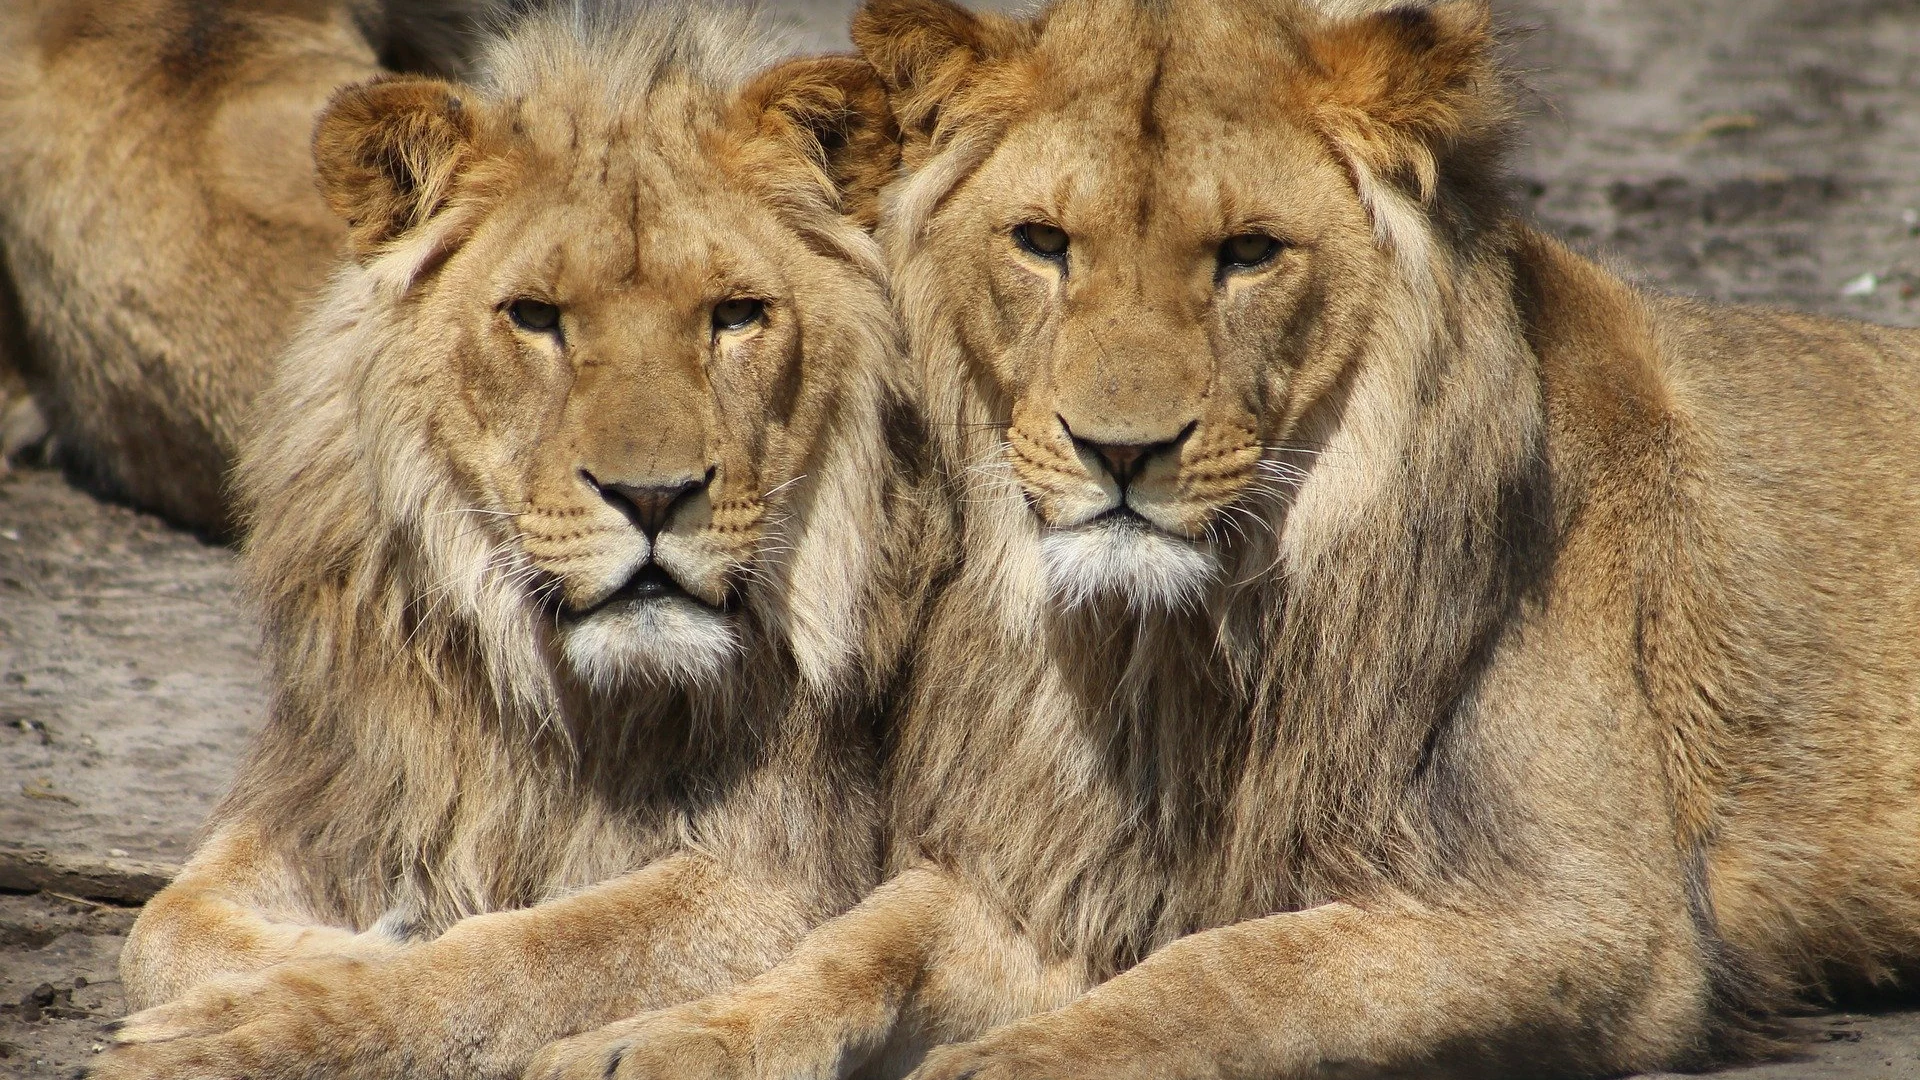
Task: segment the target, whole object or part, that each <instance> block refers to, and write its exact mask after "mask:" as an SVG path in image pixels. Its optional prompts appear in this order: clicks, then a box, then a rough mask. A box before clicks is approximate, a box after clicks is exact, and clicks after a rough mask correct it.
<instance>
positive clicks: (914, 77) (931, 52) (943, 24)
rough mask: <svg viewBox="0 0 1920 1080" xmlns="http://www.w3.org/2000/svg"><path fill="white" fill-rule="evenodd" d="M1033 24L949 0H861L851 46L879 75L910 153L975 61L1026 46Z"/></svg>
mask: <svg viewBox="0 0 1920 1080" xmlns="http://www.w3.org/2000/svg"><path fill="white" fill-rule="evenodd" d="M1037 26H1038V24H1037V23H1035V22H1032V21H1021V20H1017V19H1010V18H1007V17H1006V16H1003V15H992V14H977V13H975V12H971V11H968V10H967V9H965V8H963V7H960V6H959V5H958V4H954V3H950V2H949V0H867V2H866V3H865V4H863V5H862V6H861V8H860V10H859V11H858V12H857V13H855V15H854V17H853V44H854V46H855V47H856V48H858V49H859V50H860V54H861V55H862V56H865V57H866V58H867V61H868V62H869V63H871V64H872V65H873V67H874V70H876V71H878V72H879V73H880V80H881V82H883V83H884V84H885V85H886V88H887V96H888V99H889V101H890V102H891V104H892V106H893V114H894V116H896V117H898V118H899V123H900V129H901V134H902V136H903V138H904V139H905V141H906V142H907V144H908V147H909V149H910V150H914V151H917V150H919V149H922V148H924V147H925V146H926V145H927V144H928V143H930V142H931V141H932V139H933V136H934V133H935V132H936V131H937V130H938V129H939V126H940V116H941V110H942V107H943V106H944V105H945V104H946V103H947V102H948V101H949V100H950V99H951V98H952V97H953V96H954V95H955V94H957V93H959V92H960V91H961V90H963V89H965V88H966V87H967V86H968V85H969V84H970V83H971V82H972V81H973V80H974V77H975V76H976V75H977V74H978V73H979V71H980V68H981V67H982V65H984V64H987V63H990V62H992V61H996V60H1003V59H1006V58H1008V57H1011V56H1015V55H1018V54H1020V53H1022V52H1024V51H1026V50H1027V49H1029V48H1031V47H1032V44H1033V41H1034V39H1035V38H1036V36H1037V33H1038V31H1037Z"/></svg>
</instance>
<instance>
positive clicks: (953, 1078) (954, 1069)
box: [908, 1022, 1162, 1080]
mask: <svg viewBox="0 0 1920 1080" xmlns="http://www.w3.org/2000/svg"><path fill="white" fill-rule="evenodd" d="M1148 1057H1149V1055H1146V1054H1141V1055H1139V1056H1138V1057H1134V1056H1132V1055H1128V1054H1126V1053H1125V1052H1123V1051H1122V1052H1115V1048H1114V1047H1112V1046H1105V1047H1102V1050H1101V1052H1094V1051H1092V1050H1090V1049H1088V1048H1085V1047H1079V1046H1076V1045H1075V1044H1074V1043H1073V1041H1072V1040H1070V1039H1066V1038H1063V1037H1058V1033H1055V1032H1051V1031H1049V1030H1048V1028H1047V1026H1046V1025H1044V1024H1034V1023H1031V1022H1030V1023H1029V1024H1027V1025H1021V1026H1019V1027H1017V1028H1014V1029H1009V1028H1001V1029H1000V1030H999V1031H996V1032H994V1033H993V1034H990V1035H987V1036H985V1037H984V1038H980V1039H977V1040H975V1041H973V1042H968V1043H958V1044H955V1045H952V1046H941V1047H936V1048H935V1049H934V1050H933V1051H932V1052H931V1053H929V1054H928V1055H927V1058H926V1060H925V1061H923V1062H921V1064H920V1067H919V1068H918V1069H915V1070H914V1071H913V1075H912V1076H910V1077H909V1078H908V1080H1082V1078H1084V1080H1096V1078H1097V1080H1123V1078H1125V1077H1128V1076H1130V1075H1135V1076H1155V1077H1158V1076H1160V1075H1162V1074H1161V1073H1158V1072H1155V1071H1152V1070H1151V1069H1149V1068H1146V1067H1144V1065H1145V1063H1146V1061H1147V1060H1148ZM1134 1066H1141V1067H1140V1068H1138V1070H1137V1071H1136V1069H1135V1068H1134Z"/></svg>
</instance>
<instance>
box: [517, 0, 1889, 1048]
mask: <svg viewBox="0 0 1920 1080" xmlns="http://www.w3.org/2000/svg"><path fill="white" fill-rule="evenodd" d="M1368 7H1369V5H1367V4H1364V3H1346V2H1341V0H1321V2H1320V3H1318V4H1315V3H1309V2H1306V0H1298V2H1296V0H1210V2H1208V3H1194V4H1178V5H1174V4H1162V3H1155V2H1148V0H1141V2H1134V0H1060V2H1059V3H1056V4H1055V5H1054V6H1053V7H1051V8H1050V9H1049V10H1048V11H1047V12H1045V13H1044V14H1042V15H1040V16H1038V17H1037V18H1036V19H1035V20H1033V21H1031V22H1029V23H1027V24H1025V25H1024V26H1008V25H1006V24H1003V23H1001V22H999V21H997V20H989V19H984V18H982V19H975V18H973V17H971V16H968V15H967V14H965V13H964V12H961V11H959V10H958V9H955V8H952V7H949V6H947V5H945V4H943V3H941V2H939V0H871V2H870V3H869V4H868V6H867V7H866V8H865V9H864V10H863V11H862V13H861V14H860V16H858V17H857V19H856V21H855V25H854V33H855V40H856V42H857V43H858V44H859V45H860V47H861V48H862V50H863V51H864V52H865V53H866V54H867V55H868V56H870V57H871V58H872V59H873V61H874V63H875V65H876V67H877V68H878V69H879V70H880V72H881V74H882V76H883V77H884V78H887V79H888V80H889V89H890V91H891V92H892V94H893V100H894V102H895V107H896V109H897V111H898V112H899V113H900V115H901V117H902V131H903V139H904V140H905V143H906V149H905V158H906V160H907V162H908V163H909V165H910V171H909V172H908V174H907V175H906V176H905V177H904V178H903V179H902V180H901V181H900V182H899V183H898V184H897V186H896V187H894V188H893V189H891V190H890V191H889V193H888V196H887V200H886V202H885V204H884V205H885V212H884V213H883V218H882V236H883V240H884V242H886V243H887V244H888V250H889V259H890V261H891V265H892V268H893V271H894V288H895V295H896V305H897V307H898V309H899V310H900V312H901V314H902V316H903V318H904V320H905V323H906V326H907V329H908V334H909V343H910V346H911V348H912V349H913V351H914V353H915V355H916V359H917V360H918V361H919V363H920V364H921V366H922V369H923V377H924V378H925V380H926V386H925V394H926V401H927V408H928V414H929V417H930V424H931V431H932V432H933V434H934V437H935V447H936V455H937V460H938V462H939V464H940V466H941V468H942V469H943V471H944V472H945V474H946V476H947V477H948V481H949V483H950V484H951V485H952V487H953V489H954V491H955V495H956V500H957V502H958V505H959V506H960V508H961V515H962V531H961V534H960V535H961V548H960V551H959V553H958V556H957V561H956V563H955V565H954V568H953V570H952V571H951V576H950V577H949V578H948V580H947V583H946V585H945V587H944V588H943V589H942V591H941V593H940V595H939V596H938V598H937V600H936V602H935V606H934V609H933V614H932V619H931V623H930V627H929V630H928V631H927V633H926V635H925V637H924V639H923V643H922V646H921V647H920V649H919V650H918V654H917V659H916V661H915V669H914V676H913V680H912V685H911V689H910V691H909V695H908V698H907V701H906V703H905V705H904V718H903V721H902V725H901V728H900V730H899V732H898V735H897V738H896V746H895V749H894V751H893V753H892V755H891V758H890V765H889V771H890V790H891V795H890V811H891V822H892V828H893V831H894V839H893V844H892V854H891V862H892V868H893V873H894V876H893V878H892V879H891V880H890V881H889V882H888V883H887V884H885V885H883V886H881V887H880V888H879V889H878V890H876V892H875V893H874V894H873V895H872V896H870V897H869V898H868V899H867V900H866V901H864V902H862V904H861V905H859V906H858V907H856V908H855V909H854V910H853V911H851V912H849V913H848V914H846V915H844V916H842V917H840V918H839V919H837V920H835V921H833V922H831V923H829V924H827V925H826V926H824V927H822V928H821V929H819V930H818V931H816V932H815V933H813V934H812V935H810V936H809V937H808V938H807V939H806V940H805V941H804V942H802V943H801V945H800V946H799V947H798V949H797V950H796V952H795V954H794V955H793V956H792V957H791V958H789V959H788V960H787V961H785V962H783V963H782V964H781V965H780V966H779V967H777V968H775V969H773V970H772V971H770V972H768V973H767V974H765V975H763V976H760V977H758V978H756V979H753V980H751V981H749V982H747V983H744V984H742V985H741V986H740V987H737V988H735V989H733V990H730V991H726V992H723V993H720V994H717V995H715V996H713V997H710V998H708V999H706V1000H704V1001H700V1002H694V1003H690V1004H687V1005H683V1006H679V1007H676V1008H672V1009H668V1010H664V1011H662V1012H659V1013H656V1014H654V1015H652V1016H649V1017H643V1018H639V1019H637V1020H634V1021H629V1022H624V1023H622V1024H618V1025H614V1026H612V1027H610V1028H608V1029H606V1030H603V1031H600V1032H595V1033H591V1034H589V1035H586V1036H582V1037H579V1038H577V1039H573V1040H569V1041H567V1042H565V1043H562V1044H560V1045H559V1046H556V1047H554V1048H552V1049H550V1050H549V1051H548V1052H547V1053H546V1054H545V1055H544V1056H543V1057H542V1059H540V1060H539V1061H538V1062H536V1065H535V1067H534V1068H532V1069H531V1070H530V1071H529V1075H530V1076H532V1077H535V1078H539V1080H552V1078H555V1077H561V1076H564V1077H570V1078H575V1077H577V1078H584V1077H600V1076H618V1077H623V1078H643V1077H644V1078H665V1077H673V1078H675V1080H701V1078H706V1077H716V1078H718V1077H727V1078H745V1077H762V1078H772V1077H802V1076H807V1077H817V1076H832V1075H847V1074H858V1075H876V1076H884V1075H898V1074H900V1073H902V1072H905V1071H908V1070H909V1069H914V1068H915V1067H916V1064H917V1071H916V1072H915V1076H916V1077H917V1078H918V1080H959V1078H962V1077H970V1078H974V1080H1013V1078H1032V1080H1041V1078H1046V1080H1061V1078H1064V1077H1088V1078H1094V1077H1098V1078H1102V1080H1110V1078H1113V1077H1153V1078H1172V1077H1194V1078H1201V1077H1224V1076H1260V1077H1294V1076H1299V1077H1305V1076H1318V1075H1327V1074H1329V1073H1334V1072H1338V1073H1340V1074H1341V1075H1348V1074H1353V1075H1369V1074H1383V1073H1384V1074H1391V1075H1421V1076H1428V1075H1435V1076H1437V1075H1455V1076H1470V1077H1479V1076H1488V1075H1520V1076H1540V1075H1607V1074H1614V1073H1621V1072H1634V1071H1640V1070H1653V1069H1662V1068H1672V1067H1686V1066H1698V1065H1702V1064H1705V1063H1708V1062H1711V1061H1715V1060H1720V1059H1723V1058H1725V1057H1728V1056H1736V1055H1740V1054H1745V1053H1750V1052H1754V1051H1756V1050H1759V1049H1763V1048H1765V1047H1766V1046H1769V1045H1772V1043H1771V1042H1770V1041H1769V1039H1768V1037H1767V1034H1768V1033H1767V1023H1766V1021H1767V1018H1768V1016H1769V1015H1770V1014H1771V1013H1773V1012H1774V1011H1775V1010H1777V1009H1780V1008H1782V1007H1785V1006H1788V1005H1791V1004H1792V1003H1793V1002H1794V1001H1795V1000H1796V999H1799V998H1803V997H1806V996H1809V995H1818V994H1820V993H1822V992H1823V991H1824V990H1825V989H1826V988H1827V987H1828V986H1830V985H1831V984H1832V983H1833V982H1835V981H1837V980H1844V981H1846V982H1849V983H1852V982H1883V981H1885V980H1887V979H1889V978H1890V977H1892V976H1893V975H1894V974H1895V973H1896V972H1897V971H1898V970H1899V969H1900V968H1901V967H1902V966H1904V965H1906V964H1908V963H1910V962H1911V961H1912V960H1913V959H1914V957H1915V956H1916V953H1917V952H1920V791H1917V790H1916V786H1917V785H1920V781H1917V780H1916V777H1917V776H1920V730H1917V729H1916V724H1917V723H1920V719H1917V718H1916V717H1915V716H1914V706H1913V703H1914V701H1915V700H1916V692H1920V649H1916V645H1917V644H1920V642H1916V639H1915V636H1914V632H1913V627H1914V626H1916V625H1920V559H1916V557H1915V555H1916V552H1920V525H1916V522H1920V465H1917V464H1916V462H1915V460H1914V458H1913V456H1912V455H1911V454H1910V453H1906V452H1905V451H1904V449H1903V448H1904V447H1906V446H1908V445H1909V444H1910V443H1911V440H1912V436H1913V433H1914V431H1915V430H1916V429H1917V428H1920V335H1916V334H1915V333H1914V332H1911V331H1895V330H1884V329H1880V328H1876V327H1869V326H1863V325H1857V324H1848V323H1840V322H1834V321H1831V320H1825V319H1819V318H1814V317H1808V316H1798V315H1791V314H1779V313H1770V312H1757V311H1748V310H1740V309H1730V308H1715V307H1710V306H1706V305H1701V304H1696V303H1691V302H1684V301H1676V300H1671V299H1666V298H1662V297H1657V296H1652V295H1649V294H1646V293H1643V292H1640V291H1637V290H1635V289H1633V288H1631V287H1629V286H1627V285H1625V284H1623V283H1622V282H1620V281H1619V280H1617V279H1616V278H1614V277H1612V276H1610V275H1608V274H1607V273H1605V272H1604V271H1602V270H1600V269H1599V268H1597V267H1595V266H1593V265H1592V264H1590V263H1588V262H1586V261H1584V260H1582V259H1580V258H1578V257H1577V256H1575V255H1573V254H1571V253H1570V252H1568V251H1566V250H1565V249H1564V248H1562V247H1560V246H1559V245H1557V244H1555V243H1554V242H1553V241H1551V240H1549V239H1547V238H1545V237H1543V236H1541V235H1540V234H1538V233H1537V232H1535V231H1534V230H1532V229H1531V228H1529V227H1528V226H1527V225H1525V224H1524V223H1523V222H1521V221H1520V220H1518V219H1517V216H1516V214H1515V212H1514V210H1513V209H1512V208H1511V207H1510V206H1509V205H1508V204H1507V202H1506V201H1505V199H1504V198H1503V197H1502V196H1501V194H1500V189H1499V186H1498V184H1497V183H1496V180H1497V175H1498V169H1499V164H1500V162H1499V151H1500V148H1501V144H1502V139H1503V137H1504V126H1505V118H1506V116H1507V114H1508V109H1507V104H1506V99H1505V96H1504V94H1503V92H1502V89H1501V86H1500V81H1499V79H1498V78H1497V75H1496V73H1495V72H1494V69H1493V67H1492V62H1491V59H1490V53H1491V50H1492V48H1493V45H1492V42H1491V39H1490V37H1489V31H1488V29H1487V27H1488V20H1487V16H1486V12H1485V9H1484V6H1483V5H1481V4H1480V3H1478V2H1477V0H1444V2H1441V3H1438V4H1434V5H1431V6H1421V5H1405V6H1401V7H1397V8H1393V9H1390V10H1385V11H1381V10H1378V8H1379V7H1380V6H1379V5H1373V9H1374V10H1372V11H1368V10H1366V9H1367V8H1368ZM1331 9H1338V10H1331ZM1356 9H1358V10H1356ZM929 118H931V119H929ZM1028 222H1040V223H1042V224H1044V225H1048V226H1052V227H1055V228H1058V229H1059V230H1062V231H1063V232H1064V234H1065V236H1066V237H1068V238H1069V240H1070V245H1069V247H1068V248H1067V250H1066V253H1065V256H1064V259H1063V260H1056V259H1050V258H1047V257H1045V256H1042V255H1037V254H1035V253H1033V252H1031V251H1028V250H1025V249H1023V248H1022V246H1021V244H1020V242H1019V241H1018V238H1017V236H1016V235H1015V228H1016V227H1017V226H1020V225H1021V224H1022V223H1028ZM1249 233H1252V234H1259V235H1267V236H1273V237H1278V238H1279V239H1280V240H1282V241H1284V243H1283V244H1282V245H1281V247H1280V248H1279V249H1278V254H1277V255H1275V256H1274V258H1273V259H1272V260H1271V261H1270V262H1265V263H1258V264H1253V265H1248V266H1238V267H1236V266H1234V265H1230V264H1227V263H1223V262H1219V261H1217V260H1216V256H1215V252H1216V251H1217V250H1223V249H1222V248H1221V245H1222V244H1223V242H1224V241H1227V240H1229V239H1230V238H1232V237H1235V236H1239V235H1245V234H1249ZM1122 451H1124V453H1122ZM1109 454H1117V455H1118V456H1117V457H1114V458H1110V459H1108V460H1116V461H1122V462H1123V463H1124V461H1126V460H1133V461H1137V462H1138V463H1139V466H1138V470H1137V471H1136V472H1133V473H1132V474H1131V475H1132V477H1133V478H1132V480H1131V486H1130V487H1129V488H1127V489H1126V492H1125V494H1124V496H1122V495H1121V494H1117V492H1118V491H1119V489H1118V487H1117V485H1116V483H1115V481H1114V480H1113V478H1112V475H1110V474H1111V473H1112V469H1113V468H1117V467H1119V466H1114V467H1109V466H1107V465H1105V464H1103V463H1102V459H1103V457H1104V456H1105V455H1109ZM1130 467H1131V466H1129V468H1130ZM1115 475H1117V474H1115ZM1123 497H1124V500H1125V502H1124V505H1125V506H1126V507H1128V508H1130V509H1131V510H1132V511H1133V513H1134V514H1135V515H1137V516H1139V517H1140V518H1141V519H1142V520H1141V521H1140V522H1139V523H1136V524H1133V525H1127V524H1125V523H1124V522H1120V523H1117V524H1115V525H1112V526H1103V525H1102V522H1101V518H1100V515H1102V514H1107V513H1111V512H1112V511H1113V510H1114V508H1115V507H1116V506H1119V505H1122V504H1121V502H1120V500H1121V499H1122V498H1123ZM1103 529H1104V530H1105V531H1102V530H1103ZM1116 536H1117V537H1120V538H1121V539H1120V540H1112V538H1113V537H1116ZM1101 537H1105V538H1107V540H1108V541H1112V545H1115V546H1110V547H1109V548H1106V549H1102V548H1098V547H1096V546H1090V545H1091V544H1092V541H1094V540H1097V539H1099V538H1101ZM1102 542H1107V541H1102ZM1115 550H1118V551H1120V552H1122V553H1123V554H1122V555H1119V556H1112V555H1111V552H1112V551H1115ZM1102 552H1107V553H1108V554H1107V555H1103V554H1102ZM1103 559H1105V560H1106V561H1102V560H1103ZM1198 564H1204V566H1205V567H1207V568H1208V569H1207V571H1206V572H1205V573H1200V572H1197V571H1194V570H1193V569H1192V568H1193V567H1194V566H1195V565H1198ZM1155 575H1158V576H1157V577H1156V576H1155ZM969 1040H970V1041H969ZM956 1041H958V1042H961V1043H962V1044H961V1045H957V1046H948V1047H942V1048H939V1049H936V1050H934V1051H933V1052H932V1053H931V1055H930V1056H925V1057H924V1061H923V1060H922V1058H923V1055H927V1051H928V1048H929V1047H935V1046H937V1045H938V1044H941V1043H949V1042H956Z"/></svg>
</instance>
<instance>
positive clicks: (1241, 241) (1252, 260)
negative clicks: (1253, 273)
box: [1219, 233, 1280, 270]
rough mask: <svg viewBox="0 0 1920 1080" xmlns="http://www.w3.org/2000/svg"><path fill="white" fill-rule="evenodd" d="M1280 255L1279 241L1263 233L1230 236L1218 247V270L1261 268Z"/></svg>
mask: <svg viewBox="0 0 1920 1080" xmlns="http://www.w3.org/2000/svg"><path fill="white" fill-rule="evenodd" d="M1279 253H1280V241H1278V240H1275V239H1274V238H1273V237H1271V236H1267V235H1266V234H1264V233H1242V234H1241V235H1239V236H1230V237H1228V238H1227V239H1226V240H1225V241H1224V242H1223V243H1222V244H1221V245H1220V254H1219V259H1220V269H1222V270H1247V269H1251V268H1253V267H1255V266H1263V265H1265V264H1266V263H1268V262H1270V261H1272V259H1273V257H1274V256H1275V255H1278V254H1279Z"/></svg>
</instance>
